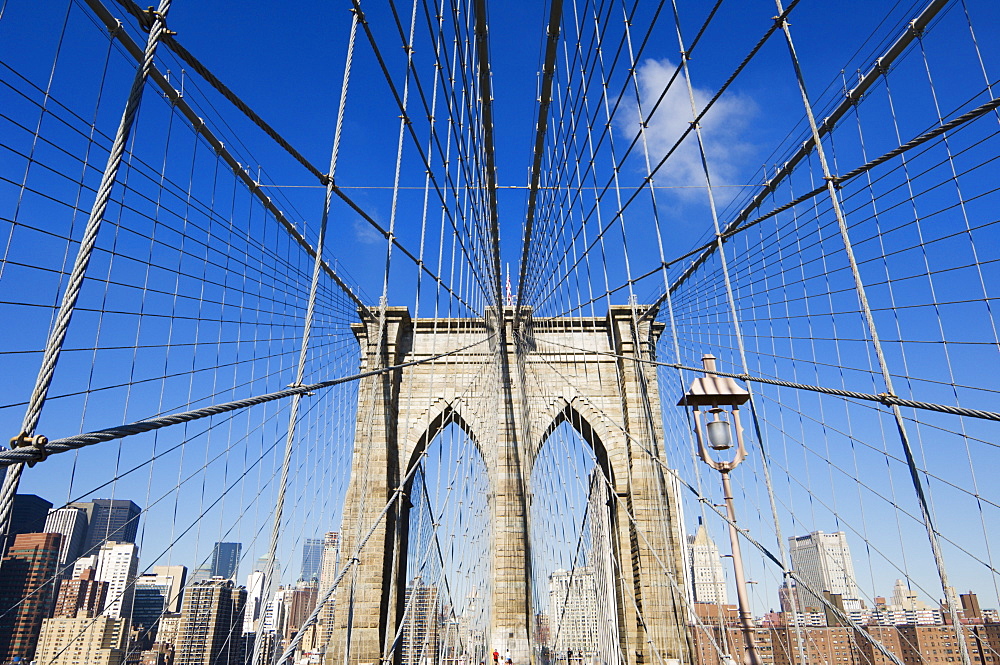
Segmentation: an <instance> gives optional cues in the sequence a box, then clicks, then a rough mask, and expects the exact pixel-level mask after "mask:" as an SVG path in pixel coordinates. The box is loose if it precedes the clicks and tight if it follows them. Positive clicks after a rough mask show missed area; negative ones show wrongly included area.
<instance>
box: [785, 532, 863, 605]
mask: <svg viewBox="0 0 1000 665" xmlns="http://www.w3.org/2000/svg"><path fill="white" fill-rule="evenodd" d="M788 549H789V553H790V554H791V559H792V568H793V569H794V570H795V572H796V573H797V574H798V576H799V577H800V578H802V579H804V580H805V581H806V582H807V583H808V584H809V586H811V587H812V588H813V589H814V590H815V591H816V592H817V593H823V592H827V593H829V594H831V595H840V597H841V599H842V600H843V603H844V609H845V610H846V611H848V612H852V611H856V610H860V609H861V607H862V605H861V597H860V594H859V593H858V585H857V583H856V582H855V578H854V563H853V562H852V561H851V550H850V549H849V548H848V546H847V536H846V535H845V534H844V532H843V531H838V532H836V533H824V532H822V531H813V532H812V533H810V534H809V535H808V536H791V537H790V538H789V539H788ZM795 592H796V600H797V601H798V609H799V612H806V611H808V610H809V609H810V608H814V609H817V610H821V611H822V609H823V608H824V607H825V605H824V604H823V602H822V601H821V600H820V599H819V598H817V597H816V596H815V595H813V594H812V593H810V592H809V591H808V590H807V589H806V588H805V586H803V585H801V584H798V585H796V588H795Z"/></svg>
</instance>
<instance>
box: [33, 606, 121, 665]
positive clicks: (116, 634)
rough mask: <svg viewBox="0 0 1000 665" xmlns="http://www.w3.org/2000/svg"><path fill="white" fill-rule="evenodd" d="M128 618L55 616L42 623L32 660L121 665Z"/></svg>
mask: <svg viewBox="0 0 1000 665" xmlns="http://www.w3.org/2000/svg"><path fill="white" fill-rule="evenodd" d="M127 642H128V619H114V618H112V617H106V616H99V617H94V616H89V615H88V613H87V612H86V611H81V612H80V615H79V616H74V617H72V618H71V617H57V618H53V619H46V620H45V621H44V622H42V632H41V635H40V636H39V638H38V650H37V651H36V652H35V662H37V663H39V664H42V663H44V665H121V663H123V662H124V661H125V648H126V645H127Z"/></svg>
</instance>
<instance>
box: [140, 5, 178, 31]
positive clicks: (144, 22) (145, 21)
mask: <svg viewBox="0 0 1000 665" xmlns="http://www.w3.org/2000/svg"><path fill="white" fill-rule="evenodd" d="M143 16H144V17H145V18H140V19H139V27H140V28H142V31H143V32H149V31H150V30H152V29H153V24H154V23H156V22H157V21H159V22H160V23H162V24H163V32H162V36H164V37H166V36H168V35H176V34H177V32H175V31H174V30H167V17H166V16H164V15H163V14H161V13H160V12H158V11H156V9H154V8H153V7H149V8H148V9H146V10H145V11H144V12H143Z"/></svg>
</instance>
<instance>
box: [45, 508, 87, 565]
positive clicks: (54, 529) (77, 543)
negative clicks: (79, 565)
mask: <svg viewBox="0 0 1000 665" xmlns="http://www.w3.org/2000/svg"><path fill="white" fill-rule="evenodd" d="M44 530H45V531H46V532H47V533H61V534H62V537H63V544H62V549H61V550H60V551H59V566H60V567H64V566H67V565H70V566H71V565H72V564H73V562H74V561H76V560H77V559H78V558H79V557H80V556H81V555H82V554H83V546H84V544H85V543H86V542H87V511H86V510H84V509H83V508H78V507H75V506H66V507H65V508H58V509H56V510H52V511H50V512H49V515H48V517H47V518H46V520H45V529H44ZM66 574H67V575H68V574H69V571H68V570H67V571H66Z"/></svg>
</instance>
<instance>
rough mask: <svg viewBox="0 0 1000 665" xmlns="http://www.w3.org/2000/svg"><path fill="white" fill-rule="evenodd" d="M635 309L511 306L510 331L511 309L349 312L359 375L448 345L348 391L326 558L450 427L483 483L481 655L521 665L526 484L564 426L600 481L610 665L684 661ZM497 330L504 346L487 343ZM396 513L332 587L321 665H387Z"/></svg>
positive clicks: (666, 509)
mask: <svg viewBox="0 0 1000 665" xmlns="http://www.w3.org/2000/svg"><path fill="white" fill-rule="evenodd" d="M645 309H646V308H645V307H642V306H637V307H635V308H633V307H631V306H614V307H612V308H611V309H610V311H609V312H608V314H607V316H606V317H603V318H601V317H590V318H588V317H580V318H568V317H567V318H557V319H538V320H534V319H532V317H531V312H530V310H529V309H527V308H525V309H524V310H522V316H521V320H520V323H519V327H518V330H514V328H513V324H514V321H513V319H514V312H513V308H506V310H505V312H504V321H503V326H504V330H503V331H500V330H498V326H497V321H496V316H495V310H493V312H492V313H493V316H492V317H488V318H487V320H485V321H484V320H482V319H454V318H439V319H412V318H411V317H410V314H409V311H408V310H407V308H405V307H389V308H386V309H385V311H384V314H383V315H382V317H383V321H381V322H380V320H379V319H378V318H370V317H364V316H363V317H362V321H361V322H360V323H358V324H355V326H354V331H355V334H356V336H357V338H358V341H359V342H360V344H361V351H362V368H361V371H368V370H372V369H377V368H379V367H391V366H395V365H400V364H403V363H407V362H410V361H414V360H421V359H426V358H431V357H434V356H438V355H439V354H442V353H446V352H449V351H455V350H458V349H462V351H461V352H459V353H456V354H454V355H449V356H446V357H441V358H437V359H435V360H432V361H429V362H425V363H421V364H417V365H411V366H408V367H405V368H402V369H399V370H394V371H392V372H388V373H384V374H380V375H376V376H373V377H369V378H367V379H365V380H363V382H362V383H361V385H360V387H359V399H358V414H357V428H356V434H355V450H354V458H353V469H352V476H351V483H350V487H349V489H348V494H347V501H346V504H345V509H344V521H343V527H342V531H341V538H342V545H341V552H342V555H341V556H342V558H341V561H342V562H347V561H349V557H351V555H352V553H353V552H354V551H355V550H356V548H357V544H358V543H359V541H360V538H362V537H364V535H365V534H367V533H368V532H369V531H370V530H371V527H372V525H374V524H375V523H376V522H378V521H379V519H380V518H381V515H382V512H383V510H384V508H385V506H386V504H387V502H388V501H389V499H390V497H391V496H392V495H393V492H394V491H395V489H396V488H397V487H399V485H400V482H401V480H402V479H404V478H406V476H407V472H408V471H409V470H410V469H411V468H412V467H413V465H415V464H417V462H418V461H419V459H420V455H421V453H422V452H423V451H424V449H425V447H426V446H427V445H428V444H429V443H430V442H431V441H432V440H433V439H434V437H435V436H436V435H437V434H438V432H440V431H441V430H442V429H443V428H444V427H446V426H447V425H448V424H450V423H455V424H457V425H458V426H460V427H461V428H462V429H463V430H465V432H466V433H467V434H468V435H469V437H470V438H471V439H472V440H473V441H474V442H475V445H476V446H477V447H478V449H479V451H480V452H481V453H482V456H483V459H484V462H485V465H486V468H487V473H488V476H489V478H488V480H489V486H490V488H491V490H490V495H489V497H488V502H489V507H490V513H491V518H492V537H493V547H492V548H491V551H492V552H493V561H492V586H491V589H490V590H489V593H490V597H491V599H492V611H491V620H490V621H491V624H490V630H489V633H488V635H487V639H488V640H489V641H488V643H487V648H488V649H489V650H490V651H492V650H493V649H494V648H496V649H497V650H499V651H500V652H501V653H503V652H504V651H505V650H507V649H509V650H510V652H511V654H512V656H513V658H514V662H515V663H517V664H518V665H522V664H526V663H528V662H529V660H530V659H531V658H532V657H533V656H532V649H531V644H530V638H531V636H532V621H533V617H534V610H533V608H532V594H531V589H530V587H529V585H530V583H531V553H530V542H529V539H528V526H529V525H528V507H529V503H530V499H529V496H528V493H527V491H526V487H528V485H529V480H530V477H531V469H532V466H533V463H534V460H535V458H536V456H537V455H538V453H539V451H540V450H541V447H542V445H543V444H544V443H545V440H546V439H547V437H548V436H549V435H550V434H551V433H552V432H553V431H554V430H555V429H556V428H557V427H558V426H560V425H561V424H563V423H569V425H570V426H572V427H573V428H574V429H576V431H577V432H578V433H579V434H580V435H581V437H582V438H583V439H584V440H585V441H586V442H587V443H588V444H589V445H590V446H591V447H592V448H593V450H594V453H595V456H596V458H597V460H598V463H599V466H600V467H601V470H602V472H603V474H604V477H605V478H606V479H607V483H605V486H606V488H607V489H608V492H607V497H608V501H607V506H608V508H607V510H608V514H607V515H606V523H607V524H609V525H610V532H611V533H610V539H609V540H610V550H611V551H610V556H611V561H612V566H611V567H612V569H613V578H614V580H613V585H612V586H613V588H614V594H615V598H614V599H613V601H614V605H615V607H616V608H617V616H618V626H617V628H618V630H617V635H618V639H619V641H620V645H621V655H620V657H619V658H623V659H624V662H622V663H621V665H642V664H648V663H658V662H660V659H661V658H662V659H668V661H667V662H669V660H672V659H682V660H684V661H686V660H687V654H688V653H689V651H688V644H687V638H686V631H685V625H686V622H687V613H686V610H685V604H684V600H683V594H685V593H686V591H685V584H686V582H685V575H684V572H683V564H682V540H681V538H682V536H681V531H682V530H681V526H680V514H679V506H678V504H677V494H676V491H675V486H674V484H673V483H672V481H671V476H670V475H669V474H668V473H667V472H666V464H667V460H666V459H665V457H664V453H663V426H662V417H661V412H660V397H659V392H658V386H657V381H656V371H655V366H652V365H650V364H648V363H642V362H637V360H636V359H637V358H641V359H651V358H653V356H654V353H655V346H656V340H657V338H658V337H659V334H660V332H661V330H662V324H658V323H655V322H653V321H652V320H651V319H652V318H653V317H647V318H646V319H644V320H638V318H637V316H636V312H637V311H638V312H642V311H645ZM373 315H374V316H376V317H379V313H378V312H377V311H375V310H373ZM380 330H381V334H380ZM501 332H504V333H506V335H505V338H506V339H507V340H512V341H511V342H510V343H507V344H504V343H502V342H499V341H498V340H501V339H502V338H503V337H504V335H500V334H498V333H501ZM407 489H408V488H407ZM408 508H409V502H408V501H399V502H396V503H395V504H394V505H393V508H392V509H391V510H390V511H389V512H388V514H386V516H385V518H384V519H382V521H381V522H379V526H378V527H377V528H376V529H375V531H374V532H373V533H372V536H371V538H370V540H369V541H368V542H367V544H366V545H365V547H364V549H363V550H362V552H361V554H360V556H359V557H358V559H359V560H358V563H357V566H356V567H355V569H354V570H353V571H352V572H351V573H350V574H349V575H348V576H347V577H346V578H345V579H344V581H343V583H342V584H341V587H340V589H339V590H338V596H337V603H336V608H335V611H334V612H333V616H332V617H328V618H327V623H326V627H325V630H326V631H331V633H330V634H329V638H330V639H329V648H328V652H327V661H326V662H327V663H328V664H330V665H361V664H365V663H377V662H380V661H387V660H389V659H391V656H389V655H388V652H389V650H390V647H391V644H392V640H393V637H394V635H395V633H396V629H397V627H398V625H399V621H400V620H401V618H402V613H403V610H404V593H403V592H404V590H405V588H406V582H407V580H406V579H405V578H406V561H405V558H406V553H407V536H408V534H407V529H408V523H409V514H408Z"/></svg>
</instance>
